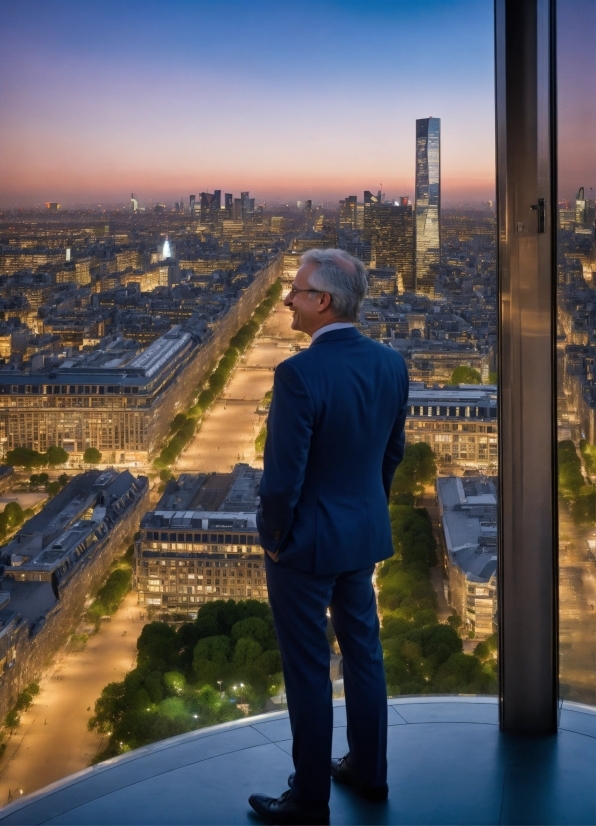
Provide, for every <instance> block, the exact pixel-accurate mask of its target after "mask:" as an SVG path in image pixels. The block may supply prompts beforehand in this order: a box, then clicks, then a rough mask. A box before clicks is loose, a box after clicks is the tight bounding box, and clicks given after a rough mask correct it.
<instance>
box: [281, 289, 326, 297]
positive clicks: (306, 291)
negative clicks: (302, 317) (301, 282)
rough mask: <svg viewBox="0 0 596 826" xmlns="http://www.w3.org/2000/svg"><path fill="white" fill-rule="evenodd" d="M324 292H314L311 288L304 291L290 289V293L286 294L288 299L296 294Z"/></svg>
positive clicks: (318, 291)
mask: <svg viewBox="0 0 596 826" xmlns="http://www.w3.org/2000/svg"><path fill="white" fill-rule="evenodd" d="M323 292H325V290H315V289H313V288H312V287H306V289H303V290H299V289H296V287H290V291H289V293H288V297H289V298H294V296H295V295H297V294H298V293H323Z"/></svg>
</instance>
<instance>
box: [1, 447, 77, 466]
mask: <svg viewBox="0 0 596 826" xmlns="http://www.w3.org/2000/svg"><path fill="white" fill-rule="evenodd" d="M68 458H69V457H68V453H67V452H66V451H65V450H64V448H61V447H57V446H56V445H50V447H49V448H48V449H47V451H46V452H45V453H39V451H37V450H32V449H31V448H29V447H15V448H13V449H12V450H9V451H8V453H7V454H6V464H8V465H12V466H13V467H24V468H25V469H26V470H31V469H32V468H35V467H48V466H49V467H58V466H59V465H64V464H66V462H68Z"/></svg>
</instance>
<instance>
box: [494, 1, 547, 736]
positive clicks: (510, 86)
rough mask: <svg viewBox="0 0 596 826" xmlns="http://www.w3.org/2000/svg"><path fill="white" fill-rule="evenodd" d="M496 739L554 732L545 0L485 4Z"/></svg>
mask: <svg viewBox="0 0 596 826" xmlns="http://www.w3.org/2000/svg"><path fill="white" fill-rule="evenodd" d="M495 11H496V19H495V36H496V99H497V225H498V281H499V332H500V337H499V460H500V471H499V520H500V521H499V536H500V544H499V571H498V587H499V671H500V723H501V729H502V731H506V732H511V733H519V734H522V733H524V734H536V735H539V734H550V733H553V732H555V731H556V729H557V687H558V673H557V672H558V667H557V664H558V608H557V574H558V566H557V542H558V538H557V488H556V479H557V477H556V415H555V413H556V381H555V366H556V316H555V310H556V271H557V270H556V256H555V250H556V247H555V242H556V228H557V224H556V206H557V204H556V200H557V199H556V174H555V170H556V165H555V161H556V141H555V134H556V133H555V124H556V120H555V118H556V112H555V94H554V90H555V84H554V72H555V51H554V34H555V18H554V0H496V4H495Z"/></svg>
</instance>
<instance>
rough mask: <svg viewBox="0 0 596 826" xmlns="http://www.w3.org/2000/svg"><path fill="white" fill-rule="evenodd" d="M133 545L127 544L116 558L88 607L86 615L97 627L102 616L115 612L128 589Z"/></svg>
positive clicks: (130, 577) (130, 580) (130, 579)
mask: <svg viewBox="0 0 596 826" xmlns="http://www.w3.org/2000/svg"><path fill="white" fill-rule="evenodd" d="M133 553H134V545H129V546H128V548H127V549H126V553H125V554H124V556H122V557H120V559H117V560H116V562H115V563H114V565H113V570H112V572H111V573H110V575H109V576H108V578H107V580H106V581H105V582H104V584H103V585H102V586H101V588H100V589H99V591H98V592H97V595H96V597H95V599H94V600H93V602H92V603H91V605H90V606H89V608H88V609H87V617H88V619H89V620H91V621H92V622H93V623H94V625H95V628H96V629H97V628H99V623H100V621H101V618H102V617H106V616H108V617H109V616H111V615H112V614H115V613H116V611H117V609H118V606H119V605H120V603H121V602H122V600H123V599H124V597H125V596H126V594H127V593H128V592H129V590H130V585H131V582H132V558H133Z"/></svg>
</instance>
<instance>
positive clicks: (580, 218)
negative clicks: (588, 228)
mask: <svg viewBox="0 0 596 826" xmlns="http://www.w3.org/2000/svg"><path fill="white" fill-rule="evenodd" d="M575 223H576V224H577V225H578V226H580V227H583V226H584V224H585V223H586V195H585V189H584V187H583V186H580V188H579V192H578V193H577V197H576V199H575Z"/></svg>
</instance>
